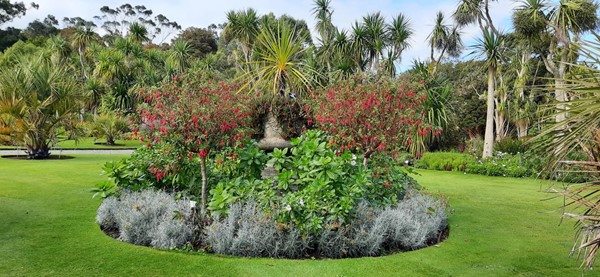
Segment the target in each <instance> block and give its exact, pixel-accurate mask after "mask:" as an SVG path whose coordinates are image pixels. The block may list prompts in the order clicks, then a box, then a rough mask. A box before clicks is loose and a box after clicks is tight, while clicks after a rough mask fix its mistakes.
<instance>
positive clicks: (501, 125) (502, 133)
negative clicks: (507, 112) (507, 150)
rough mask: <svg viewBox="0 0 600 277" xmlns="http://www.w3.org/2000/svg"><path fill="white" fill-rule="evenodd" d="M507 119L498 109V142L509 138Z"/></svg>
mask: <svg viewBox="0 0 600 277" xmlns="http://www.w3.org/2000/svg"><path fill="white" fill-rule="evenodd" d="M507 133H508V132H507V131H506V117H505V116H504V114H502V113H500V112H498V110H497V109H496V141H498V140H501V139H503V138H505V137H506V136H507Z"/></svg>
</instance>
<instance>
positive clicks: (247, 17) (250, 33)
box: [225, 8, 260, 63]
mask: <svg viewBox="0 0 600 277" xmlns="http://www.w3.org/2000/svg"><path fill="white" fill-rule="evenodd" d="M259 31H260V28H259V18H258V15H257V14H256V10H254V9H252V8H248V9H246V10H240V11H229V12H227V26H226V27H225V32H226V33H229V35H230V36H231V37H232V38H234V39H237V40H238V41H239V42H240V46H241V48H242V52H243V54H244V61H245V62H246V63H249V62H250V50H251V49H252V45H253V44H254V41H255V40H256V38H257V36H258V34H259Z"/></svg>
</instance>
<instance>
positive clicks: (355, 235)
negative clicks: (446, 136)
mask: <svg viewBox="0 0 600 277" xmlns="http://www.w3.org/2000/svg"><path fill="white" fill-rule="evenodd" d="M446 207H447V205H446V203H445V202H444V201H443V200H441V199H436V198H434V197H432V196H428V195H423V194H419V193H411V196H410V197H408V198H406V199H404V200H402V201H401V202H399V203H398V205H396V206H395V207H392V208H388V209H385V210H375V209H373V208H370V207H368V205H367V204H366V203H362V204H361V205H359V206H358V207H357V209H356V214H355V218H354V220H353V221H352V222H350V223H349V224H346V225H342V226H339V225H337V224H331V225H330V226H329V227H328V228H327V229H326V230H324V231H323V232H322V233H321V234H320V235H319V236H318V237H303V236H302V235H301V234H299V233H298V232H296V231H295V230H294V228H293V227H288V228H287V229H286V228H282V227H278V224H277V223H276V222H275V220H273V219H271V218H269V217H268V216H267V215H265V214H263V213H262V212H261V211H260V209H259V207H257V205H256V203H254V202H249V203H247V204H245V205H243V204H239V203H238V204H234V205H233V206H232V207H231V210H230V213H229V216H227V217H226V218H225V219H224V220H221V221H219V220H215V221H214V222H213V224H212V225H211V226H209V228H208V231H207V238H206V239H207V243H208V244H209V245H211V247H212V250H213V251H214V252H215V253H218V254H224V255H234V256H246V257H285V258H301V257H306V255H307V254H308V255H316V256H319V257H328V258H346V257H362V256H378V255H381V254H384V253H385V251H397V250H404V251H407V250H415V249H419V248H422V247H425V246H427V245H428V244H429V243H435V242H438V241H439V240H440V234H441V233H442V232H443V231H444V230H445V229H446V228H447V226H448V224H447V218H448V217H447V215H446Z"/></svg>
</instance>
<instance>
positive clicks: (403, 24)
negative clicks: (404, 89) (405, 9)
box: [386, 14, 414, 76]
mask: <svg viewBox="0 0 600 277" xmlns="http://www.w3.org/2000/svg"><path fill="white" fill-rule="evenodd" d="M413 33H414V31H413V29H412V27H411V26H410V21H409V20H408V19H407V18H406V17H405V16H404V15H403V14H398V15H397V16H396V17H394V19H393V20H392V23H391V24H389V25H387V34H388V35H389V37H388V48H389V50H388V54H387V57H386V61H387V62H386V64H387V68H388V72H390V76H394V75H395V72H396V66H395V64H394V63H395V62H396V61H398V60H400V58H401V56H402V52H404V50H406V49H408V48H410V38H411V37H412V35H413Z"/></svg>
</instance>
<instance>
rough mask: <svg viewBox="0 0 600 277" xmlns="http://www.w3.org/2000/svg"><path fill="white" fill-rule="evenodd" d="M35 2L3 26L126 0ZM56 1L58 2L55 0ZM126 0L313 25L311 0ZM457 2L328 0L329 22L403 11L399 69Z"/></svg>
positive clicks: (503, 7)
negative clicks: (406, 44) (404, 40)
mask: <svg viewBox="0 0 600 277" xmlns="http://www.w3.org/2000/svg"><path fill="white" fill-rule="evenodd" d="M35 2H36V3H38V4H39V5H40V8H39V10H30V11H28V13H27V15H26V16H25V17H23V18H19V19H16V20H14V21H13V22H12V23H10V24H7V25H10V26H16V27H19V28H24V27H26V26H27V23H28V22H31V21H32V20H34V19H43V18H44V17H45V16H46V15H47V14H52V15H54V16H56V18H57V19H59V20H62V18H63V17H74V16H80V17H82V18H84V19H92V17H93V16H94V15H99V14H100V11H99V9H100V7H101V6H103V5H107V6H109V7H116V6H118V5H120V4H123V3H125V2H128V1H115V0H109V1H102V2H101V3H98V2H97V1H91V0H71V1H60V2H59V1H56V0H36V1H35ZM57 2H59V3H60V4H57ZM129 3H130V4H132V5H139V4H142V5H145V6H146V7H147V8H149V9H152V10H153V11H154V12H155V14H158V13H162V14H164V15H165V16H167V17H168V18H169V19H171V20H174V21H177V22H178V23H179V24H180V25H182V26H183V27H184V28H185V27H189V26H196V27H206V26H208V25H209V24H212V23H224V22H225V21H226V18H225V13H226V12H227V11H229V10H239V9H244V8H248V7H252V8H254V9H256V10H257V11H258V12H259V14H265V13H268V12H273V13H274V14H276V15H281V14H284V13H285V14H288V15H291V16H293V17H295V18H299V19H304V20H306V22H307V24H308V25H309V26H310V27H311V28H312V27H313V26H314V18H313V15H312V14H311V11H310V10H311V8H312V6H313V1H312V0H294V1H290V0H280V1H272V0H246V1H243V0H221V1H192V0H170V1H159V0H146V1H132V2H129ZM457 4H458V1H457V0H439V1H435V0H425V1H411V0H371V1H363V0H333V1H332V6H333V9H334V14H333V22H334V24H335V25H336V26H338V27H341V28H350V26H351V24H352V23H353V22H354V21H355V20H358V19H360V18H362V16H364V15H366V14H368V13H372V12H377V11H381V13H382V15H384V16H386V18H387V19H388V20H391V18H392V17H393V16H395V15H397V14H398V13H403V14H405V15H406V16H407V17H408V18H410V20H411V22H412V26H413V28H414V30H415V34H414V36H413V38H412V43H411V45H412V48H411V49H408V50H407V51H406V52H405V54H404V56H403V61H402V64H401V68H406V67H407V66H408V65H410V64H411V63H412V60H413V59H421V60H425V59H427V57H428V54H429V50H428V46H427V42H426V38H427V36H428V34H429V32H430V31H431V28H432V26H433V20H434V17H435V14H436V13H437V12H438V11H442V12H444V14H445V15H446V17H447V18H448V19H450V16H451V14H452V11H453V10H454V9H455V8H456V6H457ZM513 7H514V2H513V1H509V0H500V1H497V2H495V1H494V2H492V4H491V9H490V10H491V14H492V17H493V19H494V21H495V22H497V24H498V25H499V26H501V27H500V28H501V29H503V30H506V31H508V30H509V29H510V26H509V24H510V14H511V12H512V9H513ZM478 34H479V29H478V28H477V27H476V26H472V27H470V28H466V29H465V30H463V37H464V38H463V40H464V41H465V44H466V45H470V44H472V42H473V38H474V37H476V36H477V35H478Z"/></svg>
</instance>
